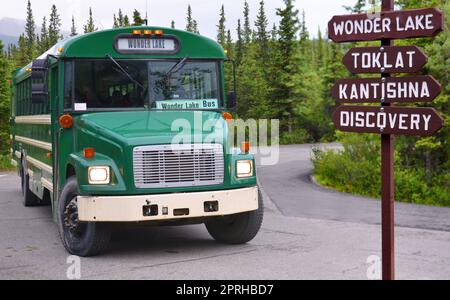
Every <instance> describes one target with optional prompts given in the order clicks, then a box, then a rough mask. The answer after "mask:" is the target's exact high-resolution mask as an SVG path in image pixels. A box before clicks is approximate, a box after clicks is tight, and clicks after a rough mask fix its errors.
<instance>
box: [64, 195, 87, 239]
mask: <svg viewBox="0 0 450 300" xmlns="http://www.w3.org/2000/svg"><path fill="white" fill-rule="evenodd" d="M63 226H64V232H65V233H66V234H68V237H69V238H70V239H71V240H79V239H81V238H83V236H84V235H85V233H86V229H87V225H86V224H85V223H83V222H80V220H79V219H78V204H77V197H76V196H75V197H73V198H72V200H70V201H69V202H67V204H66V206H65V208H64V219H63Z"/></svg>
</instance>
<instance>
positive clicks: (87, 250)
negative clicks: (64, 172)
mask: <svg viewBox="0 0 450 300" xmlns="http://www.w3.org/2000/svg"><path fill="white" fill-rule="evenodd" d="M77 196H78V183H77V179H76V178H75V177H71V178H69V179H68V180H67V182H66V184H65V185H64V187H63V190H62V192H61V197H60V198H59V202H58V227H59V236H60V238H61V241H62V243H63V245H64V247H65V248H66V250H67V251H68V252H69V253H70V254H73V255H77V256H81V257H90V256H96V255H99V254H100V253H101V252H103V251H104V250H106V248H107V247H108V244H109V241H110V239H111V228H110V226H109V224H105V223H95V222H79V221H78V210H77V207H76V197H77Z"/></svg>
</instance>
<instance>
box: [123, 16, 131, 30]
mask: <svg viewBox="0 0 450 300" xmlns="http://www.w3.org/2000/svg"><path fill="white" fill-rule="evenodd" d="M130 26H131V24H130V19H129V18H128V16H127V15H125V16H124V17H123V26H122V27H130Z"/></svg>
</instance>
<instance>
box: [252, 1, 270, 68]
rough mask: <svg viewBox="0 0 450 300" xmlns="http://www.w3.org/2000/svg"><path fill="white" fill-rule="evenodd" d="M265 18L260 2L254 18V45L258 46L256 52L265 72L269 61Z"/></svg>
mask: <svg viewBox="0 0 450 300" xmlns="http://www.w3.org/2000/svg"><path fill="white" fill-rule="evenodd" d="M267 25H268V21H267V17H266V12H265V10H264V0H261V2H260V3H259V12H258V16H257V17H256V22H255V26H256V38H255V40H256V43H257V45H258V48H257V51H258V56H259V58H260V59H259V61H260V63H261V65H262V66H263V67H264V70H265V72H266V71H267V69H266V64H267V62H268V59H269V35H268V33H267Z"/></svg>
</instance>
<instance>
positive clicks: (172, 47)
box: [117, 37, 177, 53]
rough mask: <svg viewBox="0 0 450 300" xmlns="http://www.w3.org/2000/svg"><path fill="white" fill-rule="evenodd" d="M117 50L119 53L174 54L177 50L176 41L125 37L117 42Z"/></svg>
mask: <svg viewBox="0 0 450 300" xmlns="http://www.w3.org/2000/svg"><path fill="white" fill-rule="evenodd" d="M117 50H118V51H119V52H121V51H125V52H139V53H142V52H145V53H152V52H174V51H176V50H177V46H176V41H175V40H174V39H171V38H170V39H169V38H158V39H155V38H136V37H127V38H119V39H118V40H117Z"/></svg>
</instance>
